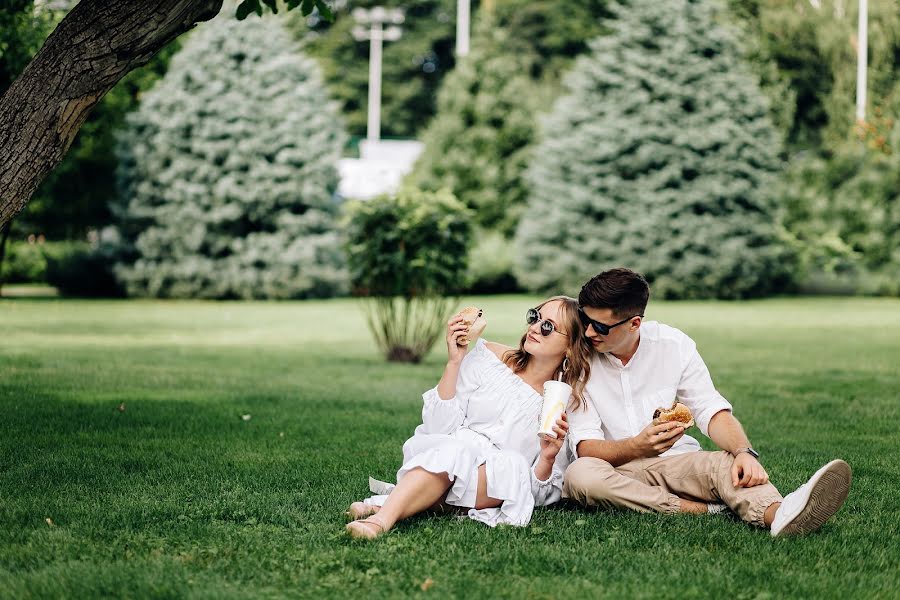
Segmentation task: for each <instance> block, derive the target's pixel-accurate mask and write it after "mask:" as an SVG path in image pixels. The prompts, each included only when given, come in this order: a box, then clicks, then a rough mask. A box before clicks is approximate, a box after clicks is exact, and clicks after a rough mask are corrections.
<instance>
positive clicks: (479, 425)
mask: <svg viewBox="0 0 900 600" xmlns="http://www.w3.org/2000/svg"><path fill="white" fill-rule="evenodd" d="M527 321H528V323H529V326H528V329H527V330H526V332H525V334H524V335H523V336H522V340H521V341H520V343H519V347H518V348H510V347H508V346H503V345H501V344H495V343H491V342H485V341H484V340H482V339H479V340H478V341H477V342H475V343H474V344H473V347H472V348H471V349H470V350H469V351H468V353H467V352H466V350H467V346H464V345H460V344H459V343H457V342H458V340H459V338H460V336H462V335H464V334H465V333H466V331H467V326H466V324H465V323H464V322H463V320H462V318H461V317H460V315H457V316H455V317H454V318H452V319H451V320H450V321H449V323H448V324H447V351H448V355H449V360H448V361H447V366H446V368H445V369H444V375H443V377H441V380H440V382H439V383H438V385H437V387H435V388H433V389H431V390H429V391H427V392H426V393H425V394H424V395H423V399H424V401H425V404H424V407H423V408H422V424H421V425H419V426H418V427H417V428H416V431H415V435H414V436H413V437H412V438H410V439H409V440H407V442H406V443H405V444H404V445H403V466H402V467H400V470H399V471H398V472H397V485H396V486H395V487H394V488H393V489H391V490H390V493H389V494H388V495H383V496H374V497H372V498H368V499H367V500H366V501H364V502H354V503H353V504H352V505H351V506H350V510H349V511H348V514H350V516H351V517H353V518H355V519H356V520H355V521H353V522H352V523H350V524H349V525H347V531H348V532H349V533H350V535H352V536H353V537H359V538H366V539H374V538H375V537H377V536H379V535H381V534H382V533H385V532H387V531H389V530H390V529H391V528H392V527H393V526H394V524H395V523H397V521H399V520H401V519H406V518H408V517H411V516H413V515H415V514H417V513H420V512H423V511H425V510H428V509H441V508H443V507H446V506H448V505H449V506H452V507H464V508H468V509H469V511H468V515H469V517H470V518H472V519H475V520H477V521H481V522H483V523H486V524H487V525H490V526H492V527H493V526H495V525H498V524H501V523H505V524H509V525H519V526H525V525H527V524H528V522H529V521H530V520H531V513H532V510H533V509H534V506H535V504H538V505H546V504H550V503H552V502H556V501H557V500H558V499H559V498H560V495H561V493H562V476H563V473H564V472H565V467H566V464H567V463H568V457H567V456H566V453H565V452H562V453H560V447H561V446H562V444H563V441H564V438H565V435H566V431H567V430H568V424H567V422H566V419H565V415H563V418H562V419H560V420H558V421H557V422H556V427H554V431H555V432H556V434H557V436H558V438H557V439H556V440H541V439H540V438H539V437H538V435H537V433H538V426H539V424H538V421H539V418H540V412H541V400H542V393H543V385H544V382H546V381H548V380H550V379H555V378H556V377H557V376H558V375H560V374H561V377H562V380H563V381H565V382H566V383H568V384H569V385H571V386H572V388H573V393H572V396H573V403H574V404H576V405H581V403H582V402H583V396H582V394H583V390H584V384H585V382H586V381H587V379H588V377H589V375H590V353H591V348H590V346H589V345H588V342H587V340H586V338H585V337H584V328H583V327H582V326H581V323H580V321H579V319H578V304H577V302H576V300H574V299H573V298H569V297H566V296H555V297H553V298H550V299H548V300H546V301H544V302H542V303H541V304H540V305H538V306H537V307H536V308H534V309H530V310H529V311H528V315H527Z"/></svg>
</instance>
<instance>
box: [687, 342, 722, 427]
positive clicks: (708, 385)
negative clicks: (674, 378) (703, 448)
mask: <svg viewBox="0 0 900 600" xmlns="http://www.w3.org/2000/svg"><path fill="white" fill-rule="evenodd" d="M682 356H683V365H684V367H683V369H682V373H681V381H680V382H679V383H678V391H677V393H676V395H677V397H678V400H679V401H681V402H682V403H683V404H684V405H685V406H687V407H688V408H689V409H690V411H691V413H692V414H693V415H694V422H695V423H696V424H697V427H698V428H699V429H700V431H702V432H703V435H705V436H707V437H708V436H709V422H710V420H711V419H712V418H713V416H714V415H715V414H716V413H717V412H719V411H722V410H727V411H731V409H732V407H731V403H730V402H728V400H726V399H725V398H724V397H723V396H722V394H720V393H719V392H718V390H716V387H715V386H714V385H713V382H712V378H711V377H710V375H709V369H707V368H706V363H704V362H703V359H702V358H701V357H700V353H699V352H698V351H697V345H696V344H695V343H694V342H693V340H691V339H690V338H688V339H687V340H686V341H685V345H684V346H683V348H682Z"/></svg>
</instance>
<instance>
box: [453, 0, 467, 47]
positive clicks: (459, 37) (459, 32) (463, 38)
mask: <svg viewBox="0 0 900 600" xmlns="http://www.w3.org/2000/svg"><path fill="white" fill-rule="evenodd" d="M469 3H470V0H456V57H457V58H462V57H463V56H466V55H467V54H468V53H469V14H470V4H469Z"/></svg>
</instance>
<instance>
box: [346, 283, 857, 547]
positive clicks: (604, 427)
mask: <svg viewBox="0 0 900 600" xmlns="http://www.w3.org/2000/svg"><path fill="white" fill-rule="evenodd" d="M649 295H650V288H649V286H648V284H647V282H646V280H645V279H644V278H643V277H642V276H641V275H639V274H637V273H635V272H633V271H630V270H628V269H613V270H610V271H606V272H604V273H600V274H599V275H597V276H596V277H594V278H593V279H591V280H590V281H588V282H587V283H586V284H585V285H584V287H583V288H582V289H581V293H580V294H579V296H578V300H577V301H576V300H575V299H573V298H568V297H565V296H557V297H553V298H550V299H548V300H546V301H544V302H543V303H541V304H540V305H538V306H537V307H536V309H532V310H529V311H528V316H527V321H528V329H527V330H526V331H525V334H524V335H523V336H522V339H521V341H520V342H519V347H518V348H510V347H508V346H504V345H502V344H496V343H493V342H486V341H484V340H482V339H478V340H477V341H476V342H474V343H471V344H467V343H466V342H467V340H466V339H465V335H466V334H467V332H468V327H469V325H468V324H467V323H466V322H465V321H464V320H463V318H462V317H461V316H460V315H457V316H456V317H454V318H452V319H451V320H450V322H449V323H448V327H447V348H448V353H449V360H448V361H447V367H446V368H445V369H444V375H443V377H441V380H440V382H439V383H438V385H437V387H435V388H434V389H431V390H429V391H427V392H426V393H425V394H424V396H423V398H424V401H425V404H424V407H423V409H422V424H421V425H419V426H418V427H417V428H416V431H415V434H414V435H413V437H411V438H410V439H409V440H407V441H406V443H405V444H404V445H403V466H402V467H400V470H399V471H398V472H397V484H396V485H395V486H391V485H387V484H384V489H382V490H377V489H373V491H375V492H378V491H380V492H385V493H383V494H381V495H378V496H373V497H371V498H367V499H366V500H365V501H363V502H354V503H353V504H352V505H351V506H350V510H349V515H350V516H351V517H352V518H353V519H355V520H354V521H352V522H351V523H350V524H348V525H347V531H348V532H349V533H350V535H352V536H353V537H358V538H364V539H374V538H376V537H378V536H379V535H381V534H383V533H385V532H387V531H389V530H390V529H391V528H392V527H393V526H394V525H395V524H396V523H397V522H398V521H400V520H401V519H406V518H408V517H411V516H413V515H416V514H418V513H421V512H425V511H432V512H444V511H448V510H460V509H468V510H467V514H468V516H469V517H470V518H472V519H475V520H476V521H481V522H483V523H486V524H488V525H490V526H495V525H498V524H508V525H518V526H524V525H527V524H528V523H529V521H530V519H531V515H532V512H533V510H534V507H535V505H537V506H544V505H548V504H551V503H553V502H556V501H558V500H560V499H561V498H567V499H569V500H571V501H574V502H577V503H578V504H580V505H582V506H587V507H603V508H610V509H611V508H626V509H631V510H636V511H639V512H650V511H655V512H661V513H679V512H681V513H714V512H719V511H722V510H731V511H733V512H734V513H735V514H736V515H738V516H739V517H740V518H741V519H742V520H744V521H746V522H747V523H751V524H753V525H756V526H759V527H764V528H768V529H770V531H771V534H772V535H773V536H785V535H792V534H802V533H809V532H811V531H813V530H815V529H817V528H819V527H820V526H821V525H822V524H823V523H824V522H825V521H826V520H827V519H828V518H830V517H831V516H832V515H833V514H834V513H835V512H837V510H838V509H839V508H840V506H841V504H842V503H843V502H844V500H845V499H846V498H847V494H848V492H849V488H850V480H851V473H850V467H849V465H847V463H846V462H844V461H842V460H834V461H831V462H830V463H828V464H826V465H825V466H823V467H822V468H821V469H819V470H818V471H816V473H815V474H814V475H813V476H812V477H811V478H810V479H809V481H808V482H807V483H805V484H804V485H802V486H801V487H800V488H799V489H797V490H796V491H794V492H793V493H791V494H788V495H787V496H785V497H782V496H781V494H779V493H778V490H777V489H775V486H774V485H772V484H771V483H769V476H768V474H767V473H766V470H765V469H764V468H763V466H762V464H761V463H760V461H759V454H758V453H757V452H756V451H755V450H753V448H752V447H751V445H750V442H749V440H748V439H747V436H746V435H745V434H744V430H743V428H742V427H741V424H740V423H739V422H738V421H737V419H735V418H734V416H733V415H732V413H731V404H730V403H729V402H728V401H727V400H726V399H725V398H723V397H722V395H721V394H719V392H718V391H716V388H715V387H714V386H713V383H712V380H711V378H710V375H709V371H708V370H707V368H706V365H705V364H704V362H703V359H702V358H700V354H699V353H698V352H697V348H696V345H695V344H694V342H693V340H691V339H690V338H689V337H688V336H687V335H685V334H684V333H682V332H681V331H679V330H677V329H674V328H672V327H669V326H667V325H663V324H661V323H657V322H654V321H644V320H643V316H644V310H645V308H646V306H647V300H648V298H649ZM461 337H462V342H463V343H459V342H460V341H461V340H460V338H461ZM469 346H470V347H469ZM560 373H561V377H562V380H563V381H564V382H566V383H568V384H569V385H570V386H572V390H573V391H572V398H571V402H570V405H569V407H568V408H567V413H568V414H565V413H564V414H563V416H562V417H561V418H560V419H559V420H558V421H557V422H556V426H555V427H554V431H555V433H556V434H557V438H556V439H542V438H540V437H538V435H537V434H538V428H539V423H538V420H539V415H540V413H541V402H542V398H541V392H542V387H543V385H544V382H546V381H548V380H552V379H557V377H559V376H560ZM676 399H677V400H678V401H679V402H681V403H683V404H684V405H685V406H687V408H688V409H690V412H691V413H692V414H693V419H694V421H695V423H696V425H697V427H698V428H699V429H700V431H702V432H703V434H704V435H707V436H708V437H709V438H710V439H711V440H712V441H713V442H715V444H716V445H717V446H718V447H719V448H721V449H722V450H721V451H719V452H707V451H703V450H701V449H700V445H699V444H698V443H697V441H696V440H695V439H693V438H692V437H690V436H687V435H685V426H684V424H679V423H678V422H665V423H662V424H659V425H654V424H653V422H652V419H653V413H654V411H655V410H656V409H657V408H658V407H664V408H665V407H668V406H671V405H672V403H673V401H674V400H676ZM566 445H567V446H568V447H566ZM573 458H574V459H575V460H572V459H573ZM376 483H377V482H376Z"/></svg>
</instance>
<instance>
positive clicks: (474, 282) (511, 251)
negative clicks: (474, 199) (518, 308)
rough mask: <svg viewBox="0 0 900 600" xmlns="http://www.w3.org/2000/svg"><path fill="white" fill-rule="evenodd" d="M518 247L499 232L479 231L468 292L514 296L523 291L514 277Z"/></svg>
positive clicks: (470, 255)
mask: <svg viewBox="0 0 900 600" xmlns="http://www.w3.org/2000/svg"><path fill="white" fill-rule="evenodd" d="M514 262H515V244H514V243H513V241H512V240H509V239H506V237H504V236H503V235H502V234H501V233H500V232H497V231H484V230H481V231H479V232H478V233H477V234H476V236H475V243H474V245H473V246H472V247H471V249H470V250H469V270H468V273H467V275H466V281H467V286H466V292H468V293H470V294H511V293H514V292H518V291H521V287H520V286H519V282H518V281H517V280H516V276H515V275H514V274H513V270H514Z"/></svg>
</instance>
